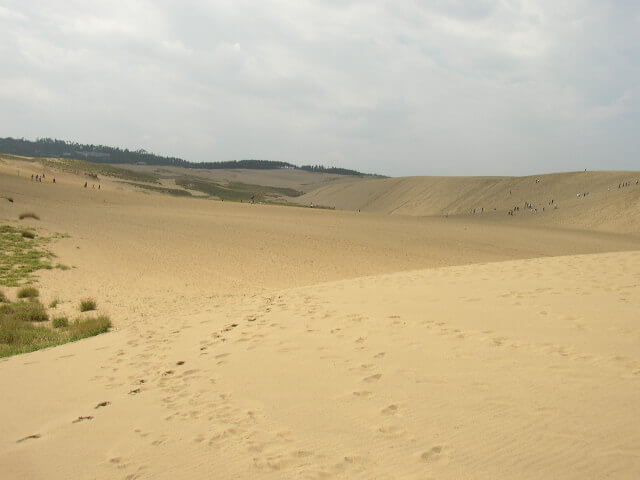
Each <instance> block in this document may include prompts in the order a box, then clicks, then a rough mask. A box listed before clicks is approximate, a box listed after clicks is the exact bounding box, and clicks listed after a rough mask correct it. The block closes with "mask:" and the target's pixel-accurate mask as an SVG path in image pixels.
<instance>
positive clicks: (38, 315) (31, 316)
mask: <svg viewBox="0 0 640 480" xmlns="http://www.w3.org/2000/svg"><path fill="white" fill-rule="evenodd" d="M8 307H9V308H8V309H7V313H11V314H12V316H13V317H14V318H16V319H18V320H20V321H23V322H46V321H47V320H49V315H48V314H47V311H46V310H45V308H44V305H42V303H40V302H39V301H38V300H33V299H32V300H26V301H18V302H14V303H11V304H8Z"/></svg>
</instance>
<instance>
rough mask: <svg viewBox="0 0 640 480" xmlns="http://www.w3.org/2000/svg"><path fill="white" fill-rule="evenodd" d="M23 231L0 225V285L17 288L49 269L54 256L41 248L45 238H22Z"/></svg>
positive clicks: (45, 241) (46, 239) (45, 240)
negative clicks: (35, 273) (43, 270)
mask: <svg viewBox="0 0 640 480" xmlns="http://www.w3.org/2000/svg"><path fill="white" fill-rule="evenodd" d="M22 232H23V230H22V229H17V228H14V227H12V226H9V225H0V285H4V286H5V287H19V286H21V285H25V284H29V283H32V282H33V281H34V280H35V279H34V276H33V273H34V272H36V271H37V270H42V269H50V268H52V267H51V262H50V260H51V259H52V258H53V257H54V255H53V254H52V253H51V252H49V251H48V250H46V249H45V248H43V246H44V245H45V244H46V243H47V242H48V241H49V240H50V239H49V238H47V237H43V236H38V237H35V238H30V237H24V236H23V235H22Z"/></svg>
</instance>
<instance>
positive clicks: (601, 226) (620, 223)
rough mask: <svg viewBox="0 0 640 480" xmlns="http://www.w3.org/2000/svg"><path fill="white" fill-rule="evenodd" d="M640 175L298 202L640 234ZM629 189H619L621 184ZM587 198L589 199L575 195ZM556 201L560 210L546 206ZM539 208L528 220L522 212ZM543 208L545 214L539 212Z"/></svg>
mask: <svg viewBox="0 0 640 480" xmlns="http://www.w3.org/2000/svg"><path fill="white" fill-rule="evenodd" d="M636 181H640V172H573V173H557V174H549V175H537V176H530V177H408V178H386V179H371V180H356V181H351V182H343V183H340V184H330V185H327V186H322V187H319V188H317V189H315V190H313V191H311V192H309V193H307V194H305V195H303V196H302V197H298V198H297V199H296V201H299V202H301V203H303V204H309V203H315V204H318V205H327V206H335V207H336V208H339V209H346V210H361V211H366V212H380V213H389V214H398V215H413V216H433V215H435V216H442V215H469V214H473V211H474V209H475V211H476V215H479V214H480V212H481V211H482V212H483V213H482V214H483V215H485V216H494V217H499V218H503V217H505V216H506V215H507V212H508V210H510V209H513V207H515V206H520V207H521V209H522V211H521V212H518V214H517V215H516V216H514V217H510V218H509V219H508V220H509V221H511V222H512V223H517V222H523V221H525V222H533V223H538V224H544V225H553V226H561V227H570V228H581V229H588V230H602V231H611V232H625V233H634V234H639V233H640V184H636V183H635V182H636ZM625 182H629V183H630V184H631V185H630V186H628V187H624V188H618V186H619V185H620V184H622V183H625ZM583 193H588V195H587V196H582V195H580V196H578V194H583ZM551 200H554V202H555V204H557V205H558V208H557V209H556V208H554V206H553V205H550V204H549V202H550V201H551ZM525 202H526V203H530V204H533V205H534V206H535V207H536V208H537V213H536V214H532V213H531V211H530V210H528V209H526V208H525V207H524V204H525ZM543 208H544V211H543Z"/></svg>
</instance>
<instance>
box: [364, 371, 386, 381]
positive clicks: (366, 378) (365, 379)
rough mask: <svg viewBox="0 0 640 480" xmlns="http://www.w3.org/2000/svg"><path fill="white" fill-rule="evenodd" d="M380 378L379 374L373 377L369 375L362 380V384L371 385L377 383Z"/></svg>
mask: <svg viewBox="0 0 640 480" xmlns="http://www.w3.org/2000/svg"><path fill="white" fill-rule="evenodd" d="M381 377H382V374H381V373H376V374H375V375H371V376H369V377H365V378H363V379H362V381H363V382H367V383H372V382H377V381H378V380H380V378H381Z"/></svg>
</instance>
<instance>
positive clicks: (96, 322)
mask: <svg viewBox="0 0 640 480" xmlns="http://www.w3.org/2000/svg"><path fill="white" fill-rule="evenodd" d="M109 328H111V320H110V319H109V317H107V316H106V315H100V316H99V317H94V318H85V319H80V318H78V319H77V320H75V321H74V322H73V323H72V324H71V325H70V326H69V340H70V341H72V342H73V341H75V340H79V339H81V338H86V337H92V336H94V335H99V334H101V333H105V332H107V331H109Z"/></svg>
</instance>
